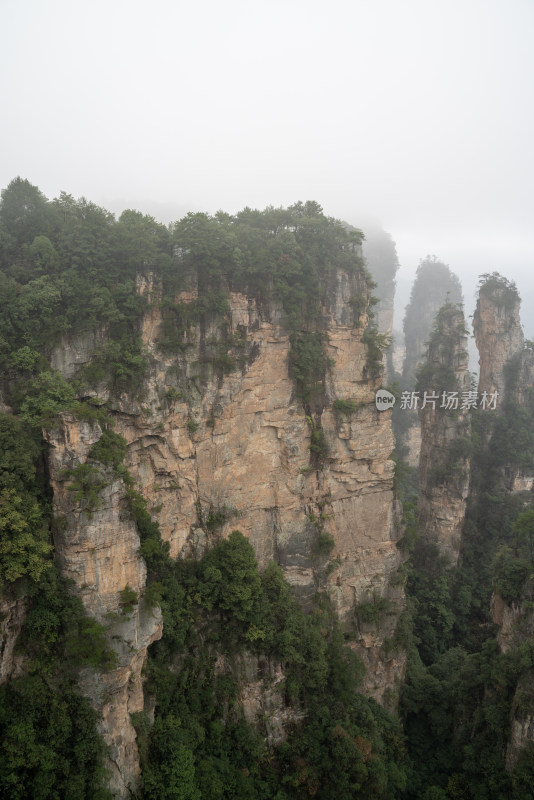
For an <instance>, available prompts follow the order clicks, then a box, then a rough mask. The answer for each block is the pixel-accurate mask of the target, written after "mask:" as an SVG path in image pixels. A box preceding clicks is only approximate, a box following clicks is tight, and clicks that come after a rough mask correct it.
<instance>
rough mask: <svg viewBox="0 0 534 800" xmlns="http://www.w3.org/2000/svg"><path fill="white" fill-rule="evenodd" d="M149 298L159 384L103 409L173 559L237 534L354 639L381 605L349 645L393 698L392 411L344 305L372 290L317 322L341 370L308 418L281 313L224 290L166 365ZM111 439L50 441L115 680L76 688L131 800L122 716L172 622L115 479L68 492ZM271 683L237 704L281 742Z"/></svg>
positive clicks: (248, 686) (347, 280)
mask: <svg viewBox="0 0 534 800" xmlns="http://www.w3.org/2000/svg"><path fill="white" fill-rule="evenodd" d="M138 291H139V292H140V293H141V294H142V295H144V297H145V298H146V300H147V303H148V310H147V312H146V314H145V316H144V318H143V322H142V337H143V342H144V346H145V349H146V353H147V357H148V360H149V370H148V375H147V376H146V377H145V379H144V381H143V382H142V383H140V384H139V386H138V387H137V391H136V392H132V393H129V394H123V395H122V396H121V397H120V398H118V399H112V398H110V396H109V392H108V391H107V389H106V388H105V387H100V389H99V390H98V396H99V398H100V399H101V400H107V401H109V403H108V404H109V405H110V406H111V409H112V414H113V417H114V421H115V431H116V432H117V433H119V434H121V435H122V436H123V437H124V438H125V439H126V442H127V455H126V460H125V464H126V466H127V467H128V470H129V472H130V474H131V475H132V477H133V479H134V481H135V484H136V486H137V487H138V488H139V490H140V491H141V492H142V494H143V496H144V497H145V498H146V499H147V501H148V503H149V510H150V511H151V513H152V515H153V516H154V518H155V519H156V520H157V521H158V523H159V526H160V529H161V534H162V537H163V539H164V540H165V541H167V542H168V543H169V546H170V554H171V556H172V557H173V558H177V557H180V556H183V555H187V554H196V555H201V554H202V553H203V552H204V550H205V549H206V548H207V547H209V545H210V543H211V542H213V541H215V540H216V539H217V538H218V537H224V536H227V535H229V533H230V532H231V531H232V530H233V529H235V528H239V529H240V530H241V531H242V532H243V533H244V534H245V535H246V536H247V537H248V538H249V539H250V542H251V543H252V545H253V547H254V550H255V553H256V557H257V559H258V562H259V564H260V567H264V566H265V565H266V564H267V563H268V562H269V561H270V560H275V561H277V562H278V563H279V564H280V565H281V567H282V569H283V571H284V574H285V577H286V579H287V580H288V581H289V583H290V584H291V585H292V586H293V588H294V591H295V592H296V594H297V596H299V597H300V599H301V601H302V602H303V603H304V605H306V604H308V603H309V602H310V601H311V599H312V597H313V595H314V594H315V592H316V591H317V589H319V588H320V589H323V590H326V591H327V592H328V593H329V594H330V597H331V598H332V601H333V604H334V606H335V608H336V610H337V611H338V613H339V616H340V618H341V620H342V623H343V625H344V626H345V627H346V629H347V631H349V630H350V631H352V632H354V630H355V627H357V618H356V614H355V609H356V608H357V607H358V605H361V604H362V603H366V602H369V601H370V600H371V599H372V598H383V599H387V603H388V613H387V614H386V615H385V618H384V619H383V620H382V621H381V624H380V625H379V626H378V627H377V626H372V627H370V628H369V629H365V628H364V629H360V632H359V636H358V641H356V642H354V643H353V645H352V646H353V647H354V648H355V650H357V652H358V653H359V654H360V656H361V657H362V658H363V660H364V662H365V664H366V666H367V668H368V671H367V676H366V678H365V681H364V689H363V690H364V691H366V692H368V693H369V694H372V695H373V696H374V697H375V698H376V699H378V700H384V697H385V695H386V694H387V693H390V694H391V692H392V690H393V691H394V689H395V686H396V685H397V684H398V683H399V682H400V680H401V678H402V675H403V671H404V658H403V656H402V654H397V655H396V656H395V657H394V656H393V655H391V654H388V653H386V652H385V650H384V648H383V643H384V640H385V639H386V638H387V637H391V635H392V634H393V632H394V629H395V625H396V621H397V619H398V615H399V613H400V611H401V610H402V607H403V603H404V589H403V583H402V581H400V582H399V581H397V582H396V585H395V586H393V585H392V581H391V578H392V576H393V575H394V574H395V573H396V571H397V569H398V567H399V565H400V563H401V554H400V551H399V550H398V548H397V546H396V542H397V539H398V538H399V536H400V533H399V526H398V511H397V505H396V501H395V496H394V491H393V469H394V464H393V462H392V461H391V460H390V454H391V452H392V450H393V437H392V431H391V412H390V411H385V412H378V411H377V408H376V406H375V402H374V394H375V391H376V389H377V388H378V386H379V385H380V374H379V372H378V373H377V372H376V370H374V371H373V370H370V368H369V363H368V361H369V356H368V352H367V345H365V344H364V343H363V342H362V336H363V331H364V330H365V326H364V327H357V326H355V325H354V319H353V310H352V305H351V302H350V301H351V299H352V298H353V297H354V296H355V295H356V294H358V293H359V294H362V295H364V296H366V295H367V287H366V285H365V283H364V281H363V278H361V277H358V276H355V275H349V274H346V273H343V272H338V273H337V274H336V275H335V279H334V280H333V282H332V286H331V291H330V293H329V301H328V303H327V304H326V305H325V307H324V308H323V309H322V316H323V322H322V325H323V329H324V331H325V333H326V342H325V348H326V355H327V357H328V358H329V359H330V362H329V363H330V364H331V367H330V368H329V369H328V371H327V374H326V375H325V378H324V382H323V389H322V391H323V395H324V398H323V401H322V404H321V408H320V409H319V410H317V411H315V412H314V416H313V417H311V416H308V415H307V414H306V413H305V411H304V408H303V405H302V402H301V400H300V399H299V398H298V397H297V395H296V390H295V383H294V381H293V380H292V379H291V378H290V376H289V359H290V348H291V343H290V335H289V332H288V330H287V328H286V326H285V324H284V315H283V313H282V311H281V309H280V308H278V307H277V306H276V305H272V304H271V306H270V307H268V308H266V307H259V306H258V304H257V303H256V302H255V300H253V299H252V298H250V297H248V296H246V295H244V294H240V293H236V292H233V293H232V292H231V293H230V294H229V309H230V310H229V312H228V313H227V314H226V316H225V318H224V320H223V323H221V319H220V318H219V319H217V318H215V317H213V318H204V319H203V320H202V323H201V324H197V325H196V326H193V327H192V328H190V329H189V330H188V332H187V334H186V340H187V341H186V346H184V347H183V348H181V349H180V351H179V352H177V353H173V354H169V353H168V352H165V353H163V352H162V351H161V349H160V347H159V346H158V342H159V341H160V337H161V333H162V326H163V316H162V314H163V312H162V309H161V304H160V302H159V301H160V289H159V287H158V285H157V282H156V281H155V280H154V277H153V276H152V275H148V276H141V277H140V278H139V280H138ZM196 296H197V294H196V291H195V290H194V287H193V288H192V289H190V290H188V291H184V292H182V293H181V294H180V295H179V296H178V297H177V298H176V302H177V303H181V304H188V303H191V302H193V301H194V300H195V299H196ZM363 321H364V322H365V314H364V315H363ZM228 343H229V344H228ZM223 345H224V348H225V356H224V359H222V360H221V359H220V358H219V356H220V353H221V348H222V347H223ZM90 346H92V342H89V344H88V347H90ZM82 349H83V348H82ZM76 352H77V351H76V348H74V349H73V348H72V347H71V348H69V349H68V352H66V353H64V354H63V355H59V354H57V355H56V359H55V364H56V366H57V368H58V369H60V370H62V369H64V370H65V373H66V374H70V371H71V369H72V365H73V364H74V362H75V361H76V360H79V359H78V358H77V356H76ZM75 356H76V357H75ZM370 373H371V374H374V375H375V377H369V374H370ZM336 399H342V400H346V401H350V402H349V406H348V410H346V409H345V410H343V411H339V410H336V409H335V408H334V405H333V404H334V401H335V400H336ZM321 409H322V410H321ZM318 431H320V437H319V439H318V438H317V436H318V433H317V432H318ZM100 435H101V430H100V427H99V425H98V424H97V423H96V422H86V421H82V420H78V419H76V418H74V417H72V416H69V415H64V416H63V417H62V420H61V425H59V426H58V427H57V428H56V429H55V430H53V431H50V432H49V433H48V439H49V443H50V445H51V452H50V474H51V479H52V484H53V488H54V505H55V513H56V515H58V516H59V517H61V518H62V519H63V524H62V525H60V526H59V529H58V533H57V535H56V541H55V545H56V554H57V559H58V563H59V564H60V566H61V569H62V571H63V573H64V574H65V575H67V576H68V577H71V578H72V579H73V580H74V582H75V585H76V590H77V591H78V593H79V594H80V596H81V597H82V599H83V602H84V604H85V606H86V608H87V609H88V611H90V613H92V614H93V615H94V616H95V617H96V618H97V619H99V620H103V621H104V620H108V621H109V620H110V614H111V615H112V624H111V626H110V636H111V637H112V641H114V642H115V647H116V650H117V653H118V657H119V666H118V667H117V669H115V670H113V671H112V672H110V673H108V674H106V675H103V676H98V675H96V674H94V673H84V675H83V676H82V679H81V686H82V689H83V691H84V692H85V693H86V694H87V695H88V696H89V697H91V699H92V701H93V703H94V705H95V707H96V708H98V709H99V710H100V711H101V713H102V723H101V729H102V732H103V734H104V738H105V740H106V741H107V743H108V744H109V745H110V754H111V755H110V767H111V770H112V775H113V792H114V794H115V796H116V797H126V796H127V792H128V791H131V790H132V789H133V787H135V785H136V781H137V777H138V770H139V768H138V764H137V755H136V744H135V732H134V730H133V728H132V725H131V723H130V720H129V714H130V713H131V712H133V711H137V710H141V709H142V707H143V705H142V696H141V678H140V674H141V668H142V664H143V660H144V658H145V655H146V649H147V647H148V645H149V644H150V642H151V641H153V640H154V639H156V638H158V636H159V635H160V634H161V624H160V620H159V618H158V617H157V615H155V614H153V613H149V612H146V611H144V610H143V605H142V602H141V598H142V594H143V588H144V585H145V579H146V574H145V566H144V564H143V561H142V559H141V558H140V557H139V555H138V548H139V538H138V534H137V531H136V528H135V525H134V523H133V521H132V519H131V518H130V515H129V512H128V508H127V505H126V503H125V487H124V485H123V483H122V481H121V480H117V479H115V478H114V477H113V475H112V473H111V472H109V474H108V472H106V470H104V471H103V473H104V475H105V477H106V481H105V482H106V486H105V487H104V488H102V490H101V491H100V493H99V505H98V507H95V508H92V509H88V508H87V507H84V505H83V502H82V503H81V504H80V502H78V501H77V500H76V498H75V493H74V492H73V490H72V489H69V485H70V481H69V478H68V477H66V476H67V475H68V474H69V473H68V470H72V469H73V467H75V466H76V464H85V463H86V462H87V458H88V455H89V451H90V449H91V447H92V445H93V444H94V443H95V442H96V441H97V440H98V438H99V436H100ZM314 437H315V438H314ZM317 441H320V448H319V449H320V453H318V452H317V448H318V445H317ZM314 446H315V448H316V450H315V451H314ZM66 470H67V472H66ZM126 586H128V587H130V589H132V590H134V591H135V592H136V593H137V594H138V597H139V599H140V602H139V605H138V606H137V610H136V612H135V613H133V614H130V615H129V616H127V617H124V615H123V614H122V613H121V605H120V592H121V590H123V589H124V588H125V587H126ZM273 669H274V671H273V672H272V675H270V679H269V686H270V688H269V689H268V691H267V690H266V689H265V685H264V682H262V681H263V678H262V679H261V680H260V679H259V678H258V677H255V678H253V677H250V675H249V672H250V669H249V670H248V672H247V670H245V672H246V675H247V676H248V677H250V680H248V677H247V679H246V681H244V683H243V686H242V700H243V706H244V708H245V711H246V714H247V715H248V717H250V719H253V718H255V717H257V716H258V714H259V713H260V709H263V711H264V712H265V713H266V714H267V716H268V717H269V716H270V717H272V722H271V723H269V726H270V727H269V726H268V730H266V736H267V737H268V738H270V739H271V740H272V741H276V740H279V739H280V737H281V736H283V730H284V726H285V725H286V724H287V722H288V720H286V719H285V716H284V714H286V716H287V713H289V712H285V711H284V710H283V704H281V703H280V702H279V701H280V699H281V695H280V691H279V688H278V683H279V682H280V675H278V673H277V672H276V669H275V668H274V667H273ZM271 671H272V670H271ZM279 695H280V696H279ZM291 713H293V712H291ZM295 713H296V712H295Z"/></svg>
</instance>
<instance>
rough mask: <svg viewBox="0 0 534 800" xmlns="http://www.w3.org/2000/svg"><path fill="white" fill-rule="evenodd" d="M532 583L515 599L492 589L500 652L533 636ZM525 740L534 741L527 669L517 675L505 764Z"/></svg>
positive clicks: (532, 681)
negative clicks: (511, 599) (518, 598)
mask: <svg viewBox="0 0 534 800" xmlns="http://www.w3.org/2000/svg"><path fill="white" fill-rule="evenodd" d="M533 600H534V586H532V582H531V581H529V582H527V585H526V586H525V589H524V593H523V597H522V598H521V600H520V601H519V602H517V603H511V604H508V603H506V602H505V601H504V600H503V598H502V597H501V596H500V595H499V594H498V593H497V592H495V593H494V595H493V597H492V601H491V617H492V620H493V622H494V623H495V624H496V625H498V626H499V633H498V636H497V640H498V642H499V647H500V648H501V651H502V652H503V653H506V652H508V651H509V650H512V649H514V648H517V647H519V646H520V645H521V644H522V643H524V642H528V641H530V642H532V641H533V639H534V611H533V609H532V605H533V603H532V601H533ZM528 742H534V670H532V669H527V670H525V671H524V672H523V673H522V674H521V677H520V678H519V681H518V684H517V688H516V691H515V696H514V702H513V705H512V714H511V720H510V738H509V740H508V746H507V749H506V767H507V769H509V770H512V769H513V768H514V767H515V765H516V763H517V759H518V757H519V754H520V753H521V750H522V749H523V748H524V747H525V745H526V744H527V743H528Z"/></svg>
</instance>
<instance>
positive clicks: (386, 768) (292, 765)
mask: <svg viewBox="0 0 534 800" xmlns="http://www.w3.org/2000/svg"><path fill="white" fill-rule="evenodd" d="M153 533H155V532H154V531H153ZM154 541H155V539H154ZM154 577H157V578H158V579H159V581H160V586H161V591H162V599H161V604H162V609H163V613H164V635H163V638H162V639H161V641H159V642H157V643H155V644H154V645H153V646H152V647H151V648H150V661H149V670H148V673H149V678H148V683H147V691H148V692H150V693H153V694H155V695H156V698H157V703H156V719H155V722H154V725H153V727H152V728H151V729H150V730H149V731H148V730H147V726H146V725H145V726H144V728H143V730H144V734H143V736H144V744H143V753H144V764H143V782H144V796H145V797H147V798H156V797H157V798H164V797H172V796H184V797H214V798H217V797H220V798H225V797H235V798H245V797H250V798H265V800H268V799H269V798H273V797H275V796H276V797H277V798H280V799H281V798H305V797H310V796H315V797H318V798H333V797H334V796H335V797H339V798H347V800H349V798H352V797H353V796H354V795H353V791H354V787H355V786H359V790H358V791H359V792H360V794H359V796H361V797H362V798H365V797H369V798H375V797H376V798H380V797H384V798H394V797H398V796H399V790H400V789H401V788H402V787H403V785H404V779H405V778H404V770H403V750H402V736H401V733H400V729H399V726H398V723H396V722H395V721H394V720H393V719H392V718H390V717H389V716H388V715H387V714H386V712H384V711H383V710H382V709H381V708H380V707H379V706H377V705H376V703H374V702H373V701H371V700H368V699H366V698H364V697H362V696H361V695H359V694H358V693H357V686H358V683H359V681H360V680H361V676H362V671H363V670H362V666H361V664H360V663H359V661H358V660H357V659H356V658H355V656H354V655H353V654H352V652H351V651H350V650H348V649H347V648H346V647H344V645H343V636H342V634H341V630H340V628H339V625H338V623H337V620H336V617H335V614H334V613H333V612H332V610H331V608H330V605H329V603H328V601H327V599H326V597H325V596H322V595H318V596H317V602H316V605H315V608H314V610H313V612H312V614H310V615H306V614H304V613H303V611H302V610H301V608H300V606H299V604H298V603H297V602H296V600H295V599H294V598H293V595H292V592H291V590H290V588H289V586H288V585H287V584H286V582H285V581H284V579H283V577H282V573H281V571H280V569H279V567H277V566H276V565H275V564H274V563H272V564H270V565H269V566H268V567H267V568H266V569H265V571H264V572H263V573H259V572H258V569H257V565H256V561H255V558H254V553H253V550H252V547H251V545H250V544H249V542H248V541H247V540H246V539H245V537H243V536H242V535H241V534H240V533H239V532H238V531H234V532H233V533H232V535H231V536H230V538H229V539H228V540H227V541H221V542H219V544H217V545H216V546H215V547H214V548H213V549H212V550H210V551H209V552H208V553H207V554H206V555H205V556H204V558H202V559H201V560H200V561H193V560H189V561H177V562H171V561H170V560H168V559H167V560H165V559H161V560H160V561H159V562H158V567H157V568H156V570H155V571H154ZM218 654H224V664H225V665H226V666H225V667H224V669H222V670H221V669H220V668H219V669H217V668H216V662H217V656H218ZM252 656H253V657H254V658H256V659H259V661H260V662H261V661H263V663H265V665H267V664H268V663H271V662H273V660H274V661H275V662H281V663H282V664H283V665H284V673H285V680H284V685H283V686H282V687H281V691H282V692H283V694H284V695H285V696H286V697H287V701H288V702H291V703H292V704H293V705H295V707H296V708H301V709H302V711H303V712H304V713H305V714H306V724H304V725H298V726H296V728H295V730H294V731H293V732H292V733H290V736H289V739H288V740H287V742H285V743H283V744H281V745H279V746H276V747H274V748H269V747H267V745H266V744H265V741H264V739H263V736H262V734H263V733H264V730H263V726H262V723H261V720H260V727H259V729H256V728H253V727H251V726H250V725H249V724H247V723H246V721H245V719H244V717H243V715H242V711H241V709H240V707H239V704H238V703H237V702H236V700H237V695H236V693H237V681H238V679H239V676H240V670H241V669H242V668H243V664H244V662H243V659H247V658H248V659H250V658H251V657H252ZM171 664H176V665H179V666H178V668H173V669H172V670H169V666H170V665H171ZM266 677H267V675H266ZM143 722H144V720H137V724H139V725H140V726H141V727H142V726H143Z"/></svg>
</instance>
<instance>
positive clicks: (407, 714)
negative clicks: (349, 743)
mask: <svg viewBox="0 0 534 800" xmlns="http://www.w3.org/2000/svg"><path fill="white" fill-rule="evenodd" d="M508 288H509V287H508ZM458 333H461V332H460V331H458ZM437 344H438V345H439V344H440V343H439V342H438V343H437ZM440 346H441V347H444V348H446V347H447V346H448V345H447V342H446V341H445V342H442V343H441V345H440ZM471 422H472V434H471V436H470V437H467V436H462V437H460V438H459V439H458V440H457V441H456V442H453V443H452V444H451V448H450V452H449V453H448V454H447V455H446V457H445V459H444V461H443V463H440V464H439V465H437V467H436V470H437V472H436V474H435V476H434V477H435V479H436V480H440V479H450V475H451V474H452V473H453V472H454V470H455V469H456V467H457V466H461V462H463V460H464V459H465V458H467V457H468V456H471V484H472V490H473V493H472V497H471V499H470V502H469V504H468V508H467V516H466V521H465V524H464V529H463V534H462V547H461V552H460V559H459V563H458V566H457V567H456V568H454V569H452V568H451V567H450V565H449V564H448V563H447V561H446V559H445V558H444V557H442V556H440V554H439V551H438V549H437V548H436V546H434V545H432V544H430V543H428V542H426V541H424V540H420V539H419V540H415V542H414V538H413V536H410V537H408V545H409V547H411V548H412V555H411V560H410V561H411V566H410V570H409V575H408V583H407V590H408V598H409V602H408V614H409V616H411V633H410V632H409V636H408V638H407V639H406V642H407V646H408V652H409V660H408V671H407V677H406V684H405V687H404V689H403V692H402V698H401V711H402V715H403V719H404V728H405V732H406V736H407V749H408V757H409V761H410V764H411V767H410V771H409V778H408V788H407V790H406V792H405V793H404V795H403V797H405V798H406V800H421V799H422V798H425V799H426V798H444V800H451V799H454V798H469V800H479V799H480V800H483V799H485V798H492V799H493V798H498V799H501V800H509V799H511V800H527V798H529V797H530V796H531V794H532V783H531V781H532V763H533V762H532V753H531V752H529V751H528V749H527V750H525V751H524V752H523V753H522V756H521V758H520V759H519V761H518V763H517V766H516V767H515V768H514V770H513V771H508V770H507V769H506V764H505V758H506V748H507V744H508V742H509V739H510V726H511V719H512V716H513V715H514V714H516V715H517V714H520V713H521V712H520V708H521V707H522V706H524V707H527V706H528V703H531V701H532V693H531V691H530V690H528V689H526V687H527V686H528V685H529V683H528V680H529V679H528V676H530V675H531V674H532V668H533V665H534V648H533V645H532V642H531V637H529V636H528V631H527V632H526V633H525V635H524V636H523V643H522V644H516V645H515V646H514V647H512V648H511V649H510V650H509V651H508V652H507V653H501V652H500V651H499V647H498V645H497V641H496V638H495V637H496V626H495V625H494V624H493V623H492V620H491V616H490V608H491V597H492V593H493V591H494V590H496V591H497V592H499V594H500V595H501V597H502V598H503V599H504V600H505V602H507V603H514V604H516V607H517V608H518V609H521V612H520V614H519V617H518V621H517V623H516V626H515V631H516V633H519V632H520V630H521V625H522V619H523V615H525V614H527V615H528V614H529V613H531V611H530V610H529V609H531V608H532V606H531V594H532V587H531V581H530V579H531V577H532V575H534V559H533V555H534V553H533V550H534V541H533V539H534V523H533V519H534V505H533V503H532V496H531V493H522V494H517V493H516V494H512V493H511V492H509V491H508V490H507V489H506V488H505V486H506V476H507V475H508V474H510V473H511V474H514V470H527V472H528V470H530V469H531V468H532V463H533V462H532V453H533V452H534V443H533V441H532V427H533V422H534V404H533V403H532V400H531V399H528V400H527V402H526V404H525V405H524V406H521V407H520V406H519V405H518V404H517V402H515V401H513V400H509V401H508V402H507V403H506V405H504V406H503V407H502V408H501V409H499V412H498V413H494V414H491V413H488V412H487V411H482V410H474V411H473V412H471ZM405 622H406V620H405ZM518 686H522V687H524V689H522V691H523V695H522V696H521V697H522V699H521V697H520V696H519V695H518ZM525 689H526V691H525Z"/></svg>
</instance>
